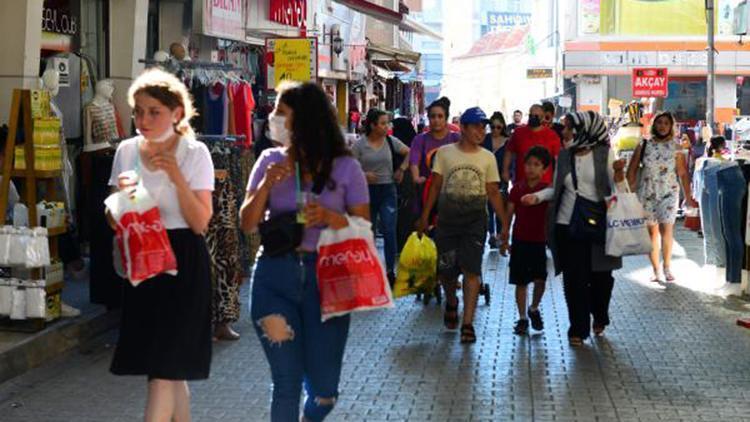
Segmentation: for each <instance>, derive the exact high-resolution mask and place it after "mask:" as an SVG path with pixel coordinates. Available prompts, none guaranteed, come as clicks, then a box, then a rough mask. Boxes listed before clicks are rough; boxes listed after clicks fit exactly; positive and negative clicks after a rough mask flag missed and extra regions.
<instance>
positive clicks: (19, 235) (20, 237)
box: [8, 228, 31, 265]
mask: <svg viewBox="0 0 750 422" xmlns="http://www.w3.org/2000/svg"><path fill="white" fill-rule="evenodd" d="M9 233H10V245H9V249H8V265H26V246H27V244H28V242H29V239H30V238H31V236H30V235H31V230H30V229H28V228H14V229H10V230H9Z"/></svg>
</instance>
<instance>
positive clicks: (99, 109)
mask: <svg viewBox="0 0 750 422" xmlns="http://www.w3.org/2000/svg"><path fill="white" fill-rule="evenodd" d="M114 90H115V87H114V84H113V83H112V81H111V80H109V79H103V80H101V81H99V82H97V83H96V94H95V95H94V99H93V100H91V102H90V103H88V104H86V107H84V109H83V121H84V128H83V151H84V152H93V151H98V150H100V149H106V148H110V147H111V145H110V141H113V140H115V139H117V138H119V137H120V133H119V131H118V130H117V116H116V114H115V107H114V105H112V94H113V93H114Z"/></svg>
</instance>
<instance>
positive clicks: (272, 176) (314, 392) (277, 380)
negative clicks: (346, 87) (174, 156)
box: [240, 83, 369, 422]
mask: <svg viewBox="0 0 750 422" xmlns="http://www.w3.org/2000/svg"><path fill="white" fill-rule="evenodd" d="M277 91H278V97H277V100H276V108H275V110H274V111H273V113H271V116H270V117H269V125H270V129H271V138H272V139H274V140H275V141H277V142H279V143H281V144H282V145H283V147H280V148H271V149H267V150H266V151H264V152H263V154H262V155H261V156H260V157H259V158H258V161H257V162H256V163H255V167H254V168H253V171H252V174H251V175H250V180H249V183H248V187H247V196H246V199H245V203H244V204H243V205H242V209H241V210H240V213H241V220H242V229H243V230H244V231H245V232H250V231H252V230H256V229H257V230H259V231H260V234H261V239H262V240H261V242H262V244H263V253H262V255H261V257H260V258H259V259H258V263H257V266H256V269H255V274H254V278H253V290H252V304H251V315H252V319H253V322H254V325H255V329H256V332H257V334H258V337H259V338H260V341H261V344H262V345H263V350H264V352H265V354H266V358H267V359H268V362H269V364H270V366H271V377H272V380H273V402H272V407H271V420H272V421H280V422H286V421H298V420H300V419H299V402H300V392H301V389H302V384H303V381H304V386H305V391H306V393H307V394H306V395H307V400H306V402H305V404H304V415H303V420H306V421H321V420H323V419H324V418H325V417H326V416H327V415H328V414H329V413H330V412H331V410H332V409H333V406H334V404H335V402H336V399H337V397H338V385H339V377H340V375H341V366H342V360H343V357H344V348H345V346H346V340H347V336H348V334H349V320H350V318H349V316H348V315H346V316H341V317H336V318H332V319H329V320H326V322H325V323H323V322H321V309H320V293H319V290H318V280H317V275H316V261H317V252H316V251H317V245H318V239H319V237H320V233H321V231H322V230H323V229H324V228H326V227H330V228H333V229H341V228H344V227H347V225H348V224H349V223H348V220H347V215H349V216H354V217H363V218H365V219H368V220H369V196H368V189H367V181H366V180H365V175H364V173H363V172H362V167H361V166H360V164H359V162H357V160H356V159H354V157H352V156H351V153H350V152H349V150H348V149H347V147H346V144H345V143H344V138H343V135H342V134H341V130H340V129H339V127H338V123H337V122H336V114H335V110H334V109H333V107H332V105H331V103H330V101H329V99H328V97H327V96H326V94H325V92H323V90H321V89H320V87H319V86H317V85H316V84H313V83H303V84H300V83H284V84H282V85H281V86H280V87H279V88H278V89H277ZM266 211H268V212H269V218H268V219H265V221H264V218H265V215H266Z"/></svg>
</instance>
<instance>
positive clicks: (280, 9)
mask: <svg viewBox="0 0 750 422" xmlns="http://www.w3.org/2000/svg"><path fill="white" fill-rule="evenodd" d="M270 2H271V4H270V5H269V6H270V7H269V8H268V11H269V16H268V19H269V20H271V21H273V22H278V23H280V24H282V25H287V26H295V27H298V28H301V27H303V26H307V0H270Z"/></svg>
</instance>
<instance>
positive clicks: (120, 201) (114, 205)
mask: <svg viewBox="0 0 750 422" xmlns="http://www.w3.org/2000/svg"><path fill="white" fill-rule="evenodd" d="M104 202H105V204H106V206H107V208H108V209H109V210H110V213H111V214H112V216H113V218H114V219H115V221H116V222H117V229H116V231H115V236H116V239H117V245H118V247H119V248H120V257H121V258H122V268H123V269H124V270H125V273H126V275H127V278H128V280H130V283H131V284H132V285H133V286H138V285H139V284H140V283H141V282H142V281H144V280H147V279H149V278H151V277H154V276H157V275H159V274H162V273H168V274H172V275H176V274H177V259H176V258H175V256H174V252H173V251H172V245H171V244H170V243H169V237H168V236H167V230H166V228H165V227H164V224H163V223H162V221H161V214H160V213H159V207H158V204H157V203H156V201H154V200H153V199H152V198H151V196H150V195H149V194H148V191H146V189H145V188H144V187H143V186H142V185H138V186H137V187H136V189H135V191H134V192H133V194H132V195H131V194H129V193H126V192H116V193H113V194H112V195H110V196H109V197H108V198H107V200H106V201H104Z"/></svg>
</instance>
